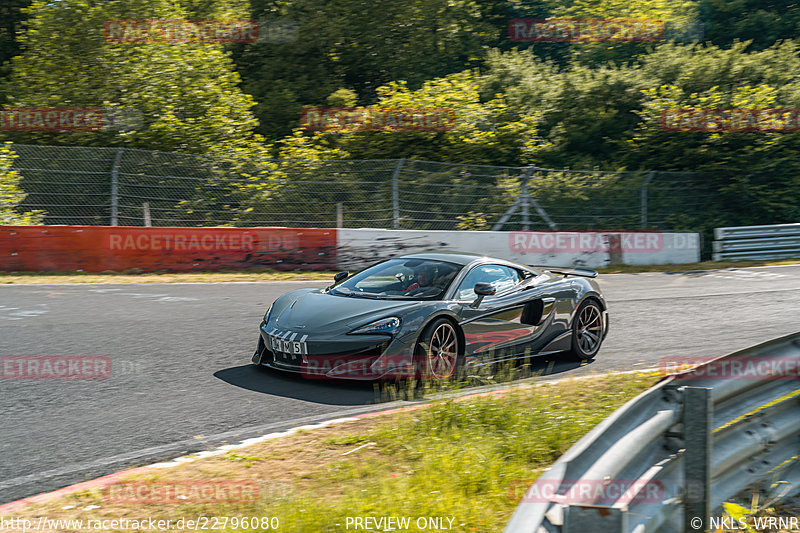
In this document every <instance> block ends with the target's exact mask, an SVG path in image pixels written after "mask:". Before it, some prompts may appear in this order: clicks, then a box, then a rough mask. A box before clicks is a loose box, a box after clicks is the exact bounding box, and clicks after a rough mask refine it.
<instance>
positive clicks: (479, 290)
mask: <svg viewBox="0 0 800 533" xmlns="http://www.w3.org/2000/svg"><path fill="white" fill-rule="evenodd" d="M472 290H473V291H474V292H475V294H477V295H478V297H477V298H476V299H475V301H474V302H472V303H471V304H470V307H478V306H479V305H480V304H481V301H482V300H483V297H484V296H492V295H493V294H495V293H496V292H497V288H496V287H493V286H492V284H491V283H485V282H483V281H479V282H478V283H476V284H475V287H473V289H472Z"/></svg>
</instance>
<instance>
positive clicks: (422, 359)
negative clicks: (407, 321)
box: [414, 318, 464, 380]
mask: <svg viewBox="0 0 800 533" xmlns="http://www.w3.org/2000/svg"><path fill="white" fill-rule="evenodd" d="M456 328H457V326H456V325H454V324H453V323H452V322H450V321H449V320H447V319H446V318H437V319H436V320H434V321H433V322H431V323H430V324H428V325H427V327H425V329H424V330H423V332H422V335H420V337H419V339H418V340H417V344H416V346H415V348H414V369H415V375H416V377H417V378H418V379H420V380H426V379H433V380H448V379H453V378H455V377H459V376H460V374H461V372H462V369H463V367H464V356H463V355H462V354H461V350H460V341H459V335H458V330H457V329H456Z"/></svg>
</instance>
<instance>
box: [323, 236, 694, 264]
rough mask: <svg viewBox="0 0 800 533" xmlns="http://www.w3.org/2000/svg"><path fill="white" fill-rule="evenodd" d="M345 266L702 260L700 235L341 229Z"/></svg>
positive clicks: (340, 246) (341, 260) (339, 249)
mask: <svg viewBox="0 0 800 533" xmlns="http://www.w3.org/2000/svg"><path fill="white" fill-rule="evenodd" d="M337 241H338V246H337V253H338V258H339V265H340V267H341V268H351V269H352V268H357V267H360V266H364V265H366V264H369V263H371V262H373V261H377V260H378V259H381V258H384V257H388V256H392V255H399V254H403V253H415V252H421V251H437V250H438V251H472V252H478V253H482V254H486V255H488V256H492V257H500V258H502V259H508V260H510V261H517V262H519V263H522V264H525V265H547V266H563V267H567V266H585V267H590V268H598V267H603V266H608V265H609V264H628V265H663V264H678V263H694V262H697V261H700V235H699V234H697V233H662V232H656V231H559V232H550V231H511V232H507V231H434V230H384V229H339V230H338V237H337Z"/></svg>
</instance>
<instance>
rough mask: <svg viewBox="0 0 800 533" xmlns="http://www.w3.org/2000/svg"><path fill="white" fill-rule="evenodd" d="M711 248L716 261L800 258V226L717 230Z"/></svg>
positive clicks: (776, 225)
mask: <svg viewBox="0 0 800 533" xmlns="http://www.w3.org/2000/svg"><path fill="white" fill-rule="evenodd" d="M712 246H713V259H714V261H721V260H724V259H782V258H785V257H800V224H775V225H771V226H738V227H731V228H716V229H715V230H714V242H713V243H712Z"/></svg>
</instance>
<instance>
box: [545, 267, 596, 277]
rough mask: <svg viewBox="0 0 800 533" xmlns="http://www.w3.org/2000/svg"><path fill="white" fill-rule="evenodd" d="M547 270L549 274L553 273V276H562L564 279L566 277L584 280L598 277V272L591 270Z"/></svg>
mask: <svg viewBox="0 0 800 533" xmlns="http://www.w3.org/2000/svg"><path fill="white" fill-rule="evenodd" d="M546 270H547V271H548V272H552V273H553V274H561V275H563V276H564V277H566V276H581V277H584V278H596V277H597V270H592V269H591V268H548V269H546Z"/></svg>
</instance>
